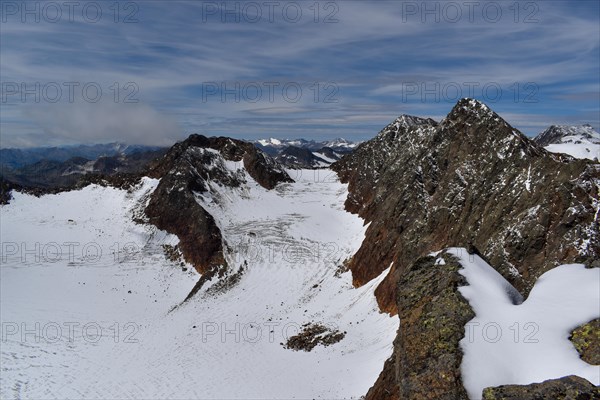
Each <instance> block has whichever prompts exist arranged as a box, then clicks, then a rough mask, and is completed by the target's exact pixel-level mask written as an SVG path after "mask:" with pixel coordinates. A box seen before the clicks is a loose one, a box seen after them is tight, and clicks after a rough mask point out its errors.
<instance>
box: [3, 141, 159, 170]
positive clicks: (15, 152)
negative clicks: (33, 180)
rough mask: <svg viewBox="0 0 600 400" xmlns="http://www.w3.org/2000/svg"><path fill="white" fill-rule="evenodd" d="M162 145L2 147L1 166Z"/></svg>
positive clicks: (95, 156) (91, 157)
mask: <svg viewBox="0 0 600 400" xmlns="http://www.w3.org/2000/svg"><path fill="white" fill-rule="evenodd" d="M159 149H161V147H156V146H140V145H127V144H124V143H118V142H114V143H105V144H93V145H75V146H57V147H32V148H9V149H0V166H2V168H3V169H4V168H5V167H8V168H11V169H17V168H20V167H23V166H25V165H29V164H34V163H36V162H38V161H42V160H44V161H58V162H62V161H67V160H69V159H71V158H74V157H81V158H86V159H88V160H96V159H98V158H100V157H114V156H119V155H121V156H122V155H129V154H135V153H142V152H146V151H154V150H159Z"/></svg>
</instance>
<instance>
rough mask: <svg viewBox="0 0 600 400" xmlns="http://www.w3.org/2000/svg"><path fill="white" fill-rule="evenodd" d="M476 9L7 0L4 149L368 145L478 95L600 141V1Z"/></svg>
mask: <svg viewBox="0 0 600 400" xmlns="http://www.w3.org/2000/svg"><path fill="white" fill-rule="evenodd" d="M469 4H470V5H467V2H463V1H459V2H444V1H443V2H433V1H432V2H427V3H425V2H422V1H418V2H411V1H408V2H407V1H377V2H375V1H371V2H367V1H337V2H332V1H295V2H286V1H273V2H266V1H256V2H243V1H238V2H228V3H226V4H225V3H224V2H222V1H218V2H210V1H209V2H202V1H135V2H120V3H116V2H114V1H96V2H83V1H81V2H77V5H76V6H73V9H69V8H68V7H67V6H65V5H64V2H62V1H58V2H27V3H25V2H18V1H17V2H14V1H5V0H3V1H2V2H1V6H2V8H1V12H2V15H1V22H0V74H1V76H0V80H1V82H2V99H1V103H0V106H1V111H0V131H1V137H0V146H1V147H21V146H32V145H35V146H40V145H58V144H74V143H100V142H109V141H114V140H118V141H124V142H128V143H136V144H152V145H169V144H171V143H173V142H174V141H176V140H181V139H183V138H185V137H186V136H187V135H189V134H190V133H202V134H205V135H226V136H232V137H236V138H246V139H256V138H262V137H282V138H296V137H305V138H309V139H329V138H334V137H345V138H347V139H353V140H364V139H368V138H370V137H373V136H374V135H375V134H377V132H378V131H379V130H380V129H381V128H382V127H383V126H385V125H386V124H387V123H389V122H390V121H391V120H393V119H394V118H396V117H397V116H398V115H400V114H412V115H419V116H425V117H432V118H434V119H437V120H439V119H441V118H443V117H444V116H445V115H446V114H447V113H448V112H449V111H450V109H451V108H452V106H453V104H454V103H455V102H456V100H457V99H458V98H459V97H467V96H472V97H475V98H478V99H480V100H482V101H484V102H486V103H487V104H488V105H489V106H490V107H491V108H492V109H494V110H495V111H496V112H498V113H499V114H500V115H501V116H502V117H504V119H506V120H507V121H508V122H509V123H511V124H512V125H513V126H515V127H517V128H518V129H520V130H521V131H523V132H524V133H526V134H528V135H534V134H536V133H538V132H539V131H541V130H543V129H544V128H545V127H547V126H549V125H551V124H584V123H588V124H591V125H592V126H593V127H594V128H596V129H597V130H598V126H599V124H600V94H599V93H600V50H599V44H600V10H599V4H600V2H598V1H595V0H593V1H577V2H560V1H521V2H515V1H508V2H504V1H497V2H487V1H479V2H471V3H469ZM317 10H318V12H317ZM99 11H101V15H100V14H99ZM117 11H118V12H117ZM57 88H58V89H57ZM69 88H71V90H72V91H71V93H70V89H69ZM84 88H85V90H84ZM23 89H25V94H23V93H22V91H23ZM59 89H60V91H59ZM223 89H225V91H223ZM98 90H100V92H101V95H100V96H97V95H96V94H97V93H98ZM70 94H72V98H69V97H70V96H69V95H70ZM117 94H118V96H116V95H117ZM36 97H37V98H36ZM126 100H127V101H126ZM132 101H135V102H132Z"/></svg>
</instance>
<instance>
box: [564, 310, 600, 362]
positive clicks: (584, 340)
mask: <svg viewBox="0 0 600 400" xmlns="http://www.w3.org/2000/svg"><path fill="white" fill-rule="evenodd" d="M569 340H571V342H573V345H574V346H575V348H576V349H577V351H578V352H579V355H580V356H581V359H582V360H583V361H585V362H587V363H589V364H592V365H600V319H598V318H596V319H594V320H592V321H590V322H588V323H587V324H583V325H581V326H580V327H578V328H576V329H574V330H573V332H571V336H570V337H569Z"/></svg>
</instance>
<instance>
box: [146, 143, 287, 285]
mask: <svg viewBox="0 0 600 400" xmlns="http://www.w3.org/2000/svg"><path fill="white" fill-rule="evenodd" d="M229 162H235V164H233V165H231V164H229ZM244 172H246V173H247V175H249V176H250V177H251V178H252V179H254V180H255V181H256V183H258V184H259V185H261V186H262V187H264V188H265V189H273V188H274V187H275V186H276V185H277V184H279V183H283V182H293V180H292V179H291V178H290V177H289V175H288V174H287V173H286V172H285V170H284V169H283V167H282V166H281V165H280V164H278V163H277V162H276V161H275V160H273V159H272V158H271V157H270V156H269V155H267V154H265V153H264V152H262V151H261V150H259V149H257V148H256V147H255V146H254V145H253V144H252V143H248V142H244V141H241V140H236V139H230V138H226V137H210V138H209V137H206V136H202V135H197V134H193V135H190V136H189V137H188V138H187V139H185V140H184V141H182V142H179V143H177V144H175V145H174V146H173V147H171V149H169V151H168V152H167V154H165V156H164V157H162V158H161V159H159V160H158V161H157V162H156V163H155V164H154V165H153V166H151V168H150V169H149V172H148V175H149V176H151V177H153V178H160V183H159V184H158V186H157V188H156V189H155V190H154V192H153V193H152V195H151V196H150V199H149V202H148V205H147V207H146V209H145V215H146V217H147V219H148V222H150V223H152V224H153V225H155V226H157V227H158V228H159V229H162V230H165V231H167V232H169V233H172V234H175V235H177V236H178V237H179V248H180V249H181V251H182V253H183V256H184V257H185V259H186V260H187V261H188V262H190V263H191V264H192V265H194V267H195V268H196V269H197V270H198V272H200V273H202V274H204V275H203V280H202V281H201V282H200V285H201V284H202V283H203V282H205V281H206V280H209V279H211V277H212V276H213V275H214V274H215V273H222V272H223V271H225V270H226V269H227V268H228V266H227V263H226V261H225V258H224V256H223V248H224V246H226V243H224V240H223V237H222V234H221V231H220V229H219V227H218V226H217V224H216V222H215V220H214V218H213V217H212V215H211V214H210V213H209V212H208V211H206V210H205V209H204V208H203V207H202V206H201V205H200V204H199V203H198V201H197V200H196V196H197V195H199V194H203V193H206V192H209V191H210V190H211V187H212V185H221V186H228V187H239V186H241V185H244V184H247V183H248V182H247V179H246V174H245V173H244ZM197 289H199V286H198V287H197V288H196V290H197Z"/></svg>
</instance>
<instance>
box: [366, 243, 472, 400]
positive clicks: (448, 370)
mask: <svg viewBox="0 0 600 400" xmlns="http://www.w3.org/2000/svg"><path fill="white" fill-rule="evenodd" d="M440 259H443V260H444V263H440V262H437V261H436V260H438V257H432V256H425V257H422V258H420V259H418V260H417V261H416V262H415V263H414V264H412V265H411V266H410V267H409V268H407V269H406V270H405V272H404V274H402V276H401V278H400V281H399V282H398V298H397V304H398V312H399V316H400V328H399V329H398V335H397V337H396V340H395V341H394V354H393V355H392V357H391V358H390V359H389V360H388V361H386V363H385V365H384V369H383V371H382V372H381V374H380V376H379V378H378V380H377V382H376V383H375V385H374V386H373V387H372V388H371V389H370V390H369V392H368V393H367V395H366V400H379V399H411V400H426V399H467V394H466V391H465V389H464V387H463V384H462V380H461V374H460V364H461V361H462V352H461V350H460V347H459V342H460V340H461V339H462V338H463V337H464V326H465V324H466V323H467V322H468V321H469V320H470V319H471V318H473V317H474V313H473V311H472V310H471V307H470V306H469V303H468V302H467V301H466V300H465V299H464V298H463V297H462V295H461V294H460V292H459V291H458V288H459V287H460V286H464V285H466V280H465V278H464V277H463V276H462V275H461V274H459V272H458V271H459V270H460V269H461V268H462V266H461V265H460V263H459V262H458V261H457V260H456V258H455V257H453V256H452V255H450V254H442V255H441V256H440Z"/></svg>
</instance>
